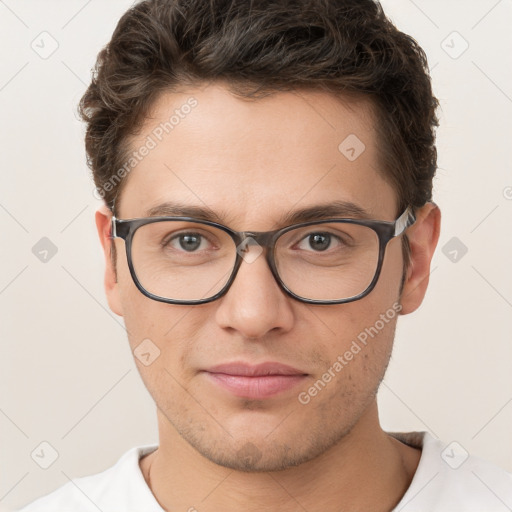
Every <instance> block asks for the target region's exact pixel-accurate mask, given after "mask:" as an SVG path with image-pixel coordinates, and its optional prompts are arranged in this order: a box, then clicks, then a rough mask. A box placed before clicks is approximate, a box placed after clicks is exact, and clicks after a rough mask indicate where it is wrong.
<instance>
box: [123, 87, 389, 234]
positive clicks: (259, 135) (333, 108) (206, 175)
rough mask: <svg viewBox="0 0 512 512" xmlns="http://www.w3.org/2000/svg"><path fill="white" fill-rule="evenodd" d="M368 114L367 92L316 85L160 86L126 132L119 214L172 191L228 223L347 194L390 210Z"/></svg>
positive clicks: (247, 222)
mask: <svg viewBox="0 0 512 512" xmlns="http://www.w3.org/2000/svg"><path fill="white" fill-rule="evenodd" d="M374 123H375V119H374V116H373V113H372V109H371V105H370V104H369V103H368V102H366V101H364V100H360V99H359V100H356V99H354V98H348V97H347V98H343V99H339V98H337V97H335V96H333V95H332V94H330V93H327V92H321V91H312V90H308V91H306V90H302V91H294V92H277V93H274V94H272V95H270V96H267V97H264V98H260V99H256V100H248V99H245V98H241V97H238V96H236V95H234V94H232V93H231V92H230V91H229V90H228V89H227V87H225V86H223V85H222V84H219V83H215V84H209V85H205V86H203V87H200V88H199V87H198V88H194V89H189V90H187V91H182V92H179V93H176V92H173V93H164V94H162V95H161V96H160V97H159V98H158V100H157V101H156V102H155V104H154V105H153V108H152V110H151V113H150V115H149V116H148V118H147V119H146V120H145V122H144V125H143V126H142V129H141V130H140V132H139V134H138V135H137V137H135V138H133V139H132V140H131V141H130V148H131V151H132V152H135V153H138V157H137V163H136V165H135V166H134V167H133V168H132V170H131V171H130V173H129V175H128V177H127V181H126V183H125V186H124V188H123V193H122V201H121V208H122V211H121V216H122V217H124V218H129V217H137V216H145V213H146V212H147V211H148V210H149V209H151V208H153V207H155V206H157V205H158V204H160V203H163V202H173V201H175V202H179V203H181V204H190V205H196V206H202V207H207V208H209V209H211V210H213V211H214V212H216V213H218V214H219V216H220V217H221V218H222V220H223V221H224V222H225V223H227V224H229V225H230V226H232V227H233V228H240V229H248V228H250V229H267V228H268V227H269V225H271V224H272V221H273V219H274V220H275V219H276V218H279V217H282V216H283V213H285V212H289V211H291V210H293V208H294V207H297V208H298V207H301V208H303V207H307V206H312V205H317V204H323V203H327V202H332V201H349V202H352V203H355V204H358V205H360V206H361V207H362V208H364V209H366V210H367V211H368V212H370V213H373V215H374V217H375V218H382V219H384V218H389V220H392V219H393V218H394V216H395V213H396V212H395V206H396V197H395V193H394V191H393V189H392V188H391V186H390V185H389V184H388V183H387V181H385V180H384V178H383V176H382V172H381V169H380V168H379V162H378V154H377V147H376V142H377V141H376V133H375V130H374ZM144 147H146V150H144V149H143V148H144ZM148 148H149V149H148ZM142 153H144V155H143V156H141V155H142Z"/></svg>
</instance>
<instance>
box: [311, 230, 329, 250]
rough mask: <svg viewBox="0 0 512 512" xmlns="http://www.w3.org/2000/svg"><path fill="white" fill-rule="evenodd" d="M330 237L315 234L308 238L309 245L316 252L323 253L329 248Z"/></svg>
mask: <svg viewBox="0 0 512 512" xmlns="http://www.w3.org/2000/svg"><path fill="white" fill-rule="evenodd" d="M330 243H331V236H330V235H327V234H323V233H316V234H314V235H310V236H309V245H311V247H312V248H313V249H316V250H317V251H325V250H326V249H328V248H329V245H330Z"/></svg>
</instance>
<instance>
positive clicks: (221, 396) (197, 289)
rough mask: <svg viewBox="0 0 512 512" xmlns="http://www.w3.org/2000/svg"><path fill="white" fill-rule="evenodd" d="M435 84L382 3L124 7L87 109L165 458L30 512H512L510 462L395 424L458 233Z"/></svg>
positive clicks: (122, 295)
mask: <svg viewBox="0 0 512 512" xmlns="http://www.w3.org/2000/svg"><path fill="white" fill-rule="evenodd" d="M427 69H428V68H427V65H426V58H425V56H424V53H423V51H422V50H421V49H420V48H419V47H418V45H417V44H416V43H415V41H414V40H413V39H411V38H410V37H409V36H407V35H405V34H403V33H401V32H399V31H398V30H397V29H396V28H395V27H394V26H393V25H392V24H391V23H390V22H389V21H388V20H387V18H386V17H385V16H384V14H383V12H382V10H381V8H380V6H379V5H378V4H377V3H375V2H373V1H371V0H357V1H356V0H343V1H342V0H338V1H335V0H330V1H325V2H306V1H300V2H287V1H285V0H273V1H265V2H259V3H252V2H245V1H238V2H224V1H222V0H211V1H210V2H203V1H200V0H187V1H186V2H178V1H177V0H148V1H145V2H141V3H138V4H136V5H135V6H134V7H133V8H131V9H130V10H129V11H128V12H127V13H126V14H125V15H124V16H123V18H122V19H121V20H120V22H119V24H118V26H117V28H116V30H115V32H114V34H113V36H112V40H111V41H110V43H109V45H108V46H107V47H106V48H105V49H104V50H102V52H101V53H100V55H99V57H98V62H97V68H96V71H95V75H94V77H93V80H92V83H91V85H90V86H89V88H88V90H87V92H86V93H85V95H84V97H83V98H82V101H81V105H80V109H81V114H82V116H83V118H84V120H85V121H86V123H87V135H86V148H87V152H88V157H89V164H90V166H91V169H92V171H93V175H94V179H95V183H96V187H97V192H98V194H99V195H100V196H101V197H102V198H103V199H104V201H105V207H103V208H101V209H100V210H99V211H98V212H97V214H96V223H97V227H98V233H99V236H100V240H101V243H102V245H103V248H104V251H105V261H106V273H105V288H106V293H107V297H108V301H109V305H110V308H111V309H112V311H114V312H115V313H116V314H118V315H120V316H122V317H123V318H124V321H125V325H126V329H127V332H128V338H129V342H130V347H131V349H132V351H133V352H134V354H135V355H136V359H135V360H136V363H137V366H138V368H139V371H140V374H141V376H142V379H143V381H144V384H145V385H146V387H147V389H148V390H149V392H150V393H151V395H152V397H153V399H154V400H155V403H156V406H157V416H158V427H159V444H158V445H157V446H152V445H148V446H142V447H136V448H134V449H132V450H130V451H129V452H127V453H126V454H125V455H124V456H123V457H122V458H121V459H120V460H119V462H118V463H117V464H116V465H115V466H113V467H112V468H110V469H108V470H106V471H105V472H103V473H100V474H98V475H93V476H89V477H84V478H78V479H76V480H75V481H73V482H70V483H68V484H66V485H64V486H63V487H62V488H60V489H58V490H57V491H55V492H53V493H51V494H49V495H48V496H46V497H43V498H41V499H39V500H36V502H34V503H33V504H31V505H29V506H28V507H26V508H25V509H23V510H24V511H28V512H31V511H41V510H55V511H64V510H70V511H71V510H73V511H86V510H87V511H88V510H102V511H104V512H106V511H114V510H116V511H128V510H130V511H132V510H133V511H135V510H144V511H146V512H147V511H162V510H169V511H171V510H172V511H175V510H189V511H194V510H198V511H200V512H202V511H231V510H249V511H253V510H254V511H256V510H279V511H297V510H305V511H310V512H313V511H319V510H322V511H327V512H329V511H337V512H340V511H348V510H350V511H353V510H366V511H376V512H378V511H391V510H397V511H398V510H403V511H413V510H414V511H418V510H421V511H454V510H464V511H468V510H474V511H476V510H479V511H482V510H486V511H498V510H507V509H510V507H512V478H511V475H509V474H508V473H506V472H505V471H503V470H501V469H499V468H497V467H494V466H493V465H491V464H489V463H486V462H483V461H480V460H478V459H476V458H473V457H470V458H469V459H468V460H466V461H465V462H464V463H463V464H462V465H461V466H460V467H459V468H458V469H457V470H454V469H452V468H451V467H449V466H448V465H447V464H445V462H444V461H443V460H442V459H441V451H442V450H443V448H444V445H443V444H442V443H441V442H440V441H438V440H436V439H434V438H433V437H432V436H431V435H430V434H428V433H418V432H413V433H403V434H390V433H386V432H384V431H383V430H382V428H381V427H380V425H379V419H378V411H377V403H376V393H377V390H378V387H379V384H380V382H381V381H382V379H383V376H384V373H385V370H386V367H387V364H388V361H389V358H390V355H391V351H392V345H393V338H394V332H395V326H396V322H397V318H398V316H399V315H400V314H402V315H403V314H409V313H412V312H413V311H415V310H416V309H417V308H418V307H419V306H420V304H421V302H422V300H423V297H424V295H425V292H426V289H427V285H428V277H429V272H430V262H431V258H432V255H433V253H434V250H435V247H436V244H437V240H438V237H439V229H440V212H439V208H438V207H437V206H436V205H435V204H434V203H433V202H432V178H433V176H434V173H435V169H436V149H435V145H434V129H435V127H436V126H437V119H436V115H435V109H436V106H437V100H436V99H435V97H434V96H433V94H432V91H431V85H430V79H429V76H428V73H427ZM457 456H458V454H457V453H455V452H454V453H453V457H457ZM482 482H485V485H483V484H482Z"/></svg>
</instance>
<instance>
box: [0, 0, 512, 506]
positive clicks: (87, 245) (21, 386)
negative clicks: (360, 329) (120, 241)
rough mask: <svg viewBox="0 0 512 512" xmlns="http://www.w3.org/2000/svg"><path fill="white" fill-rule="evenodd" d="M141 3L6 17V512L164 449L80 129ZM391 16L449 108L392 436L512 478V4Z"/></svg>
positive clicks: (23, 11)
mask: <svg viewBox="0 0 512 512" xmlns="http://www.w3.org/2000/svg"><path fill="white" fill-rule="evenodd" d="M130 3H131V2H129V1H121V0H115V1H113V0H109V1H100V0H90V1H85V0H66V1H64V0H62V1H57V0H53V1H49V0H47V1H42V0H31V1H28V0H18V1H15V0H3V1H0V34H1V37H2V44H1V46H0V62H2V67H1V69H0V119H1V125H0V141H1V153H0V155H1V165H0V227H1V231H0V233H1V236H2V243H1V244H0V248H1V249H0V250H1V269H0V311H1V313H0V315H1V324H0V339H1V342H2V354H3V356H2V358H1V360H0V366H1V368H0V379H1V383H0V384H1V390H2V393H1V395H0V428H1V432H2V434H1V445H0V460H1V473H0V475H1V477H0V508H3V509H6V510H7V509H10V508H14V507H19V506H21V505H22V504H24V503H26V502H28V501H31V500H32V499H34V498H35V497H36V496H39V495H41V494H43V493H46V492H49V491H51V490H53V489H55V488H56V487H58V486H60V485H62V484H64V483H65V482H67V481H68V479H69V478H72V477H76V476H82V475H86V474H90V473H95V472H99V471H101V470H103V469H105V468H107V467H108V466H110V465H112V464H113V463H114V462H115V461H116V460H117V459H118V458H119V457H120V455H121V454H122V453H124V452H125V451H126V450H127V449H128V448H130V447H132V446H134V445H137V444H147V443H153V442H156V441H157V431H156V421H155V412H154V407H153V404H152V402H151V400H150V397H149V395H148V393H147V392H146V390H145V389H144V387H143V385H142V382H141V380H140V378H139V376H138V373H137V371H136V369H135V365H134V363H133V361H132V356H131V354H130V351H129V349H128V344H127V341H126V336H125V332H124V328H123V325H122V322H121V321H120V319H119V318H117V317H115V316H114V315H113V314H112V313H111V312H110V311H109V310H108V307H107V304H106V300H105V297H104V293H103V289H102V270H103V262H102V255H101V252H100V246H99V243H98V242H97V239H96V233H95V229H94V224H93V214H94V211H95V209H96V208H97V207H98V205H99V202H98V201H97V200H96V199H95V198H94V196H93V194H92V191H93V186H92V182H91V180H90V179H89V175H88V170H87V168H86V166H85V155H84V149H83V143H82V137H83V127H82V126H81V124H80V123H79V122H78V120H77V119H76V116H75V113H74V110H75V107H76V103H77V101H78V99H79V98H80V96H81V94H82V93H83V91H84V89H85V86H86V84H87V83H88V80H89V70H90V68H91V67H92V65H93V62H94V59H95V55H96V54H97V52H98V51H99V49H100V48H101V47H102V45H103V44H105V43H106V42H107V40H108V39H109V37H110V34H111V32H112V30H113V28H114V26H115V23H116V22H117V19H118V18H119V16H120V15H121V13H122V12H124V10H125V9H126V8H127V7H128V6H129V5H130ZM383 5H384V7H385V9H386V10H387V12H388V14H390V15H391V17H392V18H393V20H394V21H395V22H396V23H397V24H398V26H399V27H400V28H401V29H402V30H404V31H406V32H409V33H411V34H412V35H413V36H414V37H415V38H416V39H417V40H418V41H419V42H420V44H421V45H422V46H423V47H424V48H425V50H426V51H427V54H428V57H429V61H430V66H431V69H432V76H433V82H434V87H435V90H436V93H437V95H438V97H439V98H440V100H441V104H442V112H441V123H442V127H441V128H440V130H439V132H438V148H439V166H440V169H439V171H438V176H437V178H436V181H435V198H436V201H437V202H438V204H439V205H440V206H441V209H442V212H443V227H442V234H441V239H440V244H439V250H438V252H437V255H436V256H435V258H434V262H433V273H432V277H431V285H430V289H429V292H428V294H427V297H426V301H425V303H424V305H423V306H422V308H421V309H420V310H419V311H418V312H417V313H415V314H414V315H411V316H407V317H404V318H401V319H400V320H399V324H398V330H397V340H396V349H395V353H394V357H393V360H392V363H391V366H390V368H389V371H388V374H387V377H386V380H385V383H384V384H383V385H382V388H381V392H380V396H379V399H380V406H381V418H382V423H383V426H384V427H385V428H386V429H388V430H429V431H431V432H432V433H433V434H434V435H436V436H438V437H440V438H442V439H443V440H444V441H446V442H451V441H454V440H456V441H457V442H459V443H460V444H461V445H462V446H463V447H464V448H465V449H466V450H468V451H470V452H472V453H474V454H477V455H480V456H482V457H484V458H487V459H489V460H491V461H493V462H495V463H497V464H499V465H501V466H503V467H505V468H507V469H509V470H512V443H511V435H510V432H512V372H511V371H510V367H511V360H512V343H511V334H512V320H511V318H512V315H511V313H512V271H511V255H512V237H511V228H512V172H511V167H510V146H511V141H512V115H511V114H512V76H511V75H512V68H511V67H510V65H509V60H508V59H509V56H510V54H511V53H512V38H511V34H510V23H511V21H512V3H511V2H510V1H508V0H502V1H496V0H478V1H476V0H473V1H464V2H462V1H455V0H451V1H446V0H442V1H441V0H436V1H432V0H429V1H426V0H416V1H415V2H413V1H412V0H411V1H409V0H385V1H384V2H383ZM43 31H47V32H48V33H49V34H51V36H48V35H43V36H40V33H41V32H43ZM454 31H457V32H458V34H459V35H457V34H455V35H454V34H452V33H453V32H454ZM41 38H46V39H44V49H46V51H49V50H51V49H52V44H56V43H52V41H53V39H54V40H55V41H57V43H58V48H57V49H56V51H55V52H54V53H53V54H52V55H50V56H48V58H46V59H43V58H41V57H40V55H39V54H38V53H37V52H36V51H35V50H34V49H33V48H32V47H31V44H32V41H35V42H34V43H33V45H34V46H35V47H36V48H37V49H38V51H39V53H41V52H42V51H43V48H42V46H43V43H41ZM52 38H53V39H52ZM443 41H445V42H444V43H443ZM465 41H467V44H469V47H468V48H467V50H466V51H465V52H464V53H462V54H461V55H460V56H459V55H458V54H459V53H460V52H461V51H462V50H463V49H464V47H465V44H466V43H465ZM37 45H39V47H37ZM45 56H46V55H45ZM454 57H457V58H454ZM42 237H47V238H48V239H50V240H51V242H52V243H53V244H54V245H55V247H56V248H57V253H56V254H55V255H54V256H52V257H50V256H51V253H49V254H48V261H47V262H46V263H44V262H42V261H40V260H39V259H38V258H37V257H36V256H35V255H34V254H33V252H32V248H33V247H34V245H35V244H36V243H38V241H39V240H40V239H41V238H42ZM453 237H456V238H457V239H458V241H456V242H455V243H458V244H459V246H460V244H464V246H466V247H467V253H466V254H465V255H463V256H461V254H462V253H461V252H460V249H459V252H458V261H456V262H453V261H451V260H450V258H449V257H448V256H450V251H453V247H452V246H451V245H450V244H453V243H454V242H453V240H452V241H451V242H450V240H451V239H452V238H453ZM446 244H448V245H446ZM443 247H445V252H446V253H447V254H448V256H447V255H445V254H444V253H443ZM36 252H37V251H36ZM453 255H454V253H453V252H452V254H451V256H450V257H453ZM42 442H47V443H49V444H50V445H51V446H53V447H54V449H55V450H56V451H57V452H58V458H57V460H56V461H55V462H54V463H53V464H52V465H51V466H50V467H49V468H48V469H46V470H45V469H42V468H41V467H40V466H39V465H38V464H36V463H35V462H34V460H33V459H32V458H31V453H32V452H33V451H34V450H35V449H36V448H37V449H40V448H38V447H39V446H40V443H42ZM46 453H49V450H47V451H46Z"/></svg>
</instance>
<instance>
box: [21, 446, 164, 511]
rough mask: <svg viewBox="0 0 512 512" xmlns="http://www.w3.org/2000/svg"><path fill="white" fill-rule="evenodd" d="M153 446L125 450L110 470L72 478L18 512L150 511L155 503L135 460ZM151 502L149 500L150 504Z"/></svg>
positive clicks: (152, 449) (151, 449)
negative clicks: (135, 506)
mask: <svg viewBox="0 0 512 512" xmlns="http://www.w3.org/2000/svg"><path fill="white" fill-rule="evenodd" d="M156 447H157V446H156V445H146V446H138V447H134V448H131V449H130V450H128V451H127V452H126V453H125V454H124V455H123V456H122V457H121V458H120V459H119V460H118V461H117V462H116V464H115V465H113V466H112V467H110V468H108V469H106V470H105V471H102V472H101V473H97V474H94V475H89V476H84V477H80V478H74V479H73V480H70V481H69V482H67V483H66V484H64V485H62V486H61V487H59V488H58V489H56V490H55V491H53V492H51V493H49V494H47V495H45V496H42V497H40V498H38V499H36V500H35V501H33V502H31V503H29V504H28V505H26V506H25V507H23V508H22V509H20V510H19V511H18V512H57V511H58V512H89V511H91V512H98V510H102V511H103V512H108V511H114V510H116V512H121V511H125V510H133V509H132V508H131V507H132V506H133V505H134V504H136V503H138V504H139V505H141V506H142V507H145V508H142V509H144V510H148V511H151V512H153V510H156V511H157V512H160V511H161V508H154V507H153V508H152V506H153V505H154V504H156V501H154V497H153V495H152V494H151V491H150V489H149V488H148V487H147V485H146V482H145V480H144V477H143V476H142V473H141V471H140V467H139V459H140V457H142V456H143V455H145V454H147V453H150V452H151V451H154V450H155V449H156ZM152 500H153V501H152Z"/></svg>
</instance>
